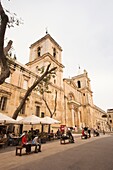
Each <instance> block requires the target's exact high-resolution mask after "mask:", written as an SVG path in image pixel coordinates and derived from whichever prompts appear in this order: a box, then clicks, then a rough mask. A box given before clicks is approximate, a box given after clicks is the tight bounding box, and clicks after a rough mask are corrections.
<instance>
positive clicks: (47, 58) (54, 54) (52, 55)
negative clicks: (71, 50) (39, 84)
mask: <svg viewBox="0 0 113 170" xmlns="http://www.w3.org/2000/svg"><path fill="white" fill-rule="evenodd" d="M50 63H51V67H57V73H56V74H57V75H56V78H55V80H54V84H56V85H57V86H58V87H60V88H63V68H64V66H63V65H62V48H61V47H60V45H59V44H58V43H57V42H56V41H55V40H54V39H53V38H52V37H51V36H50V34H48V33H47V34H46V35H45V36H44V37H42V38H41V39H39V40H38V41H36V42H35V43H33V44H31V46H30V57H29V63H27V66H28V67H29V68H30V69H31V70H32V71H34V72H36V70H37V68H41V67H42V66H47V65H48V64H50Z"/></svg>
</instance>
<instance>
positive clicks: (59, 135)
mask: <svg viewBox="0 0 113 170" xmlns="http://www.w3.org/2000/svg"><path fill="white" fill-rule="evenodd" d="M55 136H56V137H57V138H58V139H60V137H61V132H60V130H59V129H58V130H57V132H56V134H55Z"/></svg>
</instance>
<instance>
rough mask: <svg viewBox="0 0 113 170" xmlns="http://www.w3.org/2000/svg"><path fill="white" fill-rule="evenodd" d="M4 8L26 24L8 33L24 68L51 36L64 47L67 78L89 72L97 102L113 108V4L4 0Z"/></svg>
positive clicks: (77, 0) (104, 0) (100, 0)
mask: <svg viewBox="0 0 113 170" xmlns="http://www.w3.org/2000/svg"><path fill="white" fill-rule="evenodd" d="M1 2H2V5H3V7H4V8H6V9H8V10H10V12H13V13H16V14H17V15H18V17H21V18H22V19H23V20H24V24H23V25H21V26H19V27H17V26H16V27H14V28H11V29H7V32H6V37H7V38H8V40H9V39H11V40H13V46H14V48H15V51H14V53H15V54H16V56H17V60H18V61H19V62H21V63H23V64H25V63H27V62H28V61H29V47H30V45H31V44H32V43H34V42H35V41H37V40H38V39H40V38H42V37H43V36H45V32H46V27H47V29H48V33H49V34H50V35H51V36H52V37H53V38H54V39H55V41H56V42H57V43H58V44H59V45H60V46H61V47H62V49H63V52H62V62H63V65H64V66H65V69H64V77H65V78H68V77H69V76H70V77H73V76H76V75H77V73H78V67H79V66H80V68H81V71H83V70H84V69H85V70H87V72H88V75H89V78H90V80H91V88H92V91H93V102H94V104H95V105H96V106H98V107H100V108H101V109H103V110H105V111H106V110H107V109H111V108H113V0H10V1H8V0H1Z"/></svg>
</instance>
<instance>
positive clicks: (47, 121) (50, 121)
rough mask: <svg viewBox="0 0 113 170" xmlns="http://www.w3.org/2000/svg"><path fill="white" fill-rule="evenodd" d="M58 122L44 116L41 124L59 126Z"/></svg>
mask: <svg viewBox="0 0 113 170" xmlns="http://www.w3.org/2000/svg"><path fill="white" fill-rule="evenodd" d="M59 123H60V121H58V120H56V119H53V118H51V117H49V116H45V117H44V118H42V121H41V124H59Z"/></svg>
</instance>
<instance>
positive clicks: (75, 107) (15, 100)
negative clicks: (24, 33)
mask: <svg viewBox="0 0 113 170" xmlns="http://www.w3.org/2000/svg"><path fill="white" fill-rule="evenodd" d="M49 63H51V68H52V67H57V73H56V77H55V78H52V79H51V85H50V87H49V88H50V91H51V92H52V93H50V94H49V93H48V94H44V95H45V98H46V101H47V102H48V104H49V107H50V109H51V111H53V110H54V105H55V101H54V100H55V92H56V91H57V108H56V114H55V115H54V118H55V119H57V120H60V121H61V124H62V125H66V126H68V127H75V126H76V127H78V128H80V129H81V128H82V127H85V126H89V127H90V128H98V129H100V130H102V129H104V130H107V120H106V119H103V118H102V115H103V114H106V112H105V111H103V110H102V109H100V108H99V107H97V106H95V105H94V104H93V92H92V90H91V86H90V79H89V77H88V73H87V71H86V70H84V72H83V73H82V74H79V75H76V76H74V77H72V78H63V69H64V66H63V64H62V48H61V47H60V46H59V44H58V43H57V42H56V41H55V40H54V39H53V38H52V37H51V36H50V35H49V34H46V35H45V36H44V37H42V38H41V39H40V40H38V41H37V42H35V43H33V44H32V45H31V46H30V57H29V62H28V63H27V64H26V65H23V64H21V63H19V62H18V61H17V60H15V58H14V59H13V58H10V70H11V75H10V77H9V78H8V79H6V81H5V83H4V84H2V85H1V86H0V98H1V100H0V110H1V112H2V113H5V114H7V115H9V116H12V115H13V113H14V111H15V109H16V108H17V106H18V105H19V103H20V101H21V100H22V98H23V96H24V94H25V92H26V90H27V88H28V87H30V86H31V85H32V84H33V82H34V81H35V79H36V76H37V74H38V69H39V68H41V67H42V66H47V65H48V64H49ZM31 114H35V115H37V116H39V117H44V116H46V115H48V116H50V113H49V111H48V109H47V107H46V105H45V103H44V101H43V100H42V96H41V95H40V93H39V92H37V91H36V90H33V92H32V93H31V95H30V96H29V97H28V99H27V100H26V102H25V105H24V107H23V108H22V110H21V112H20V114H19V115H21V116H22V117H25V116H28V115H31ZM59 126H60V125H53V128H58V127H59Z"/></svg>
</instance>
